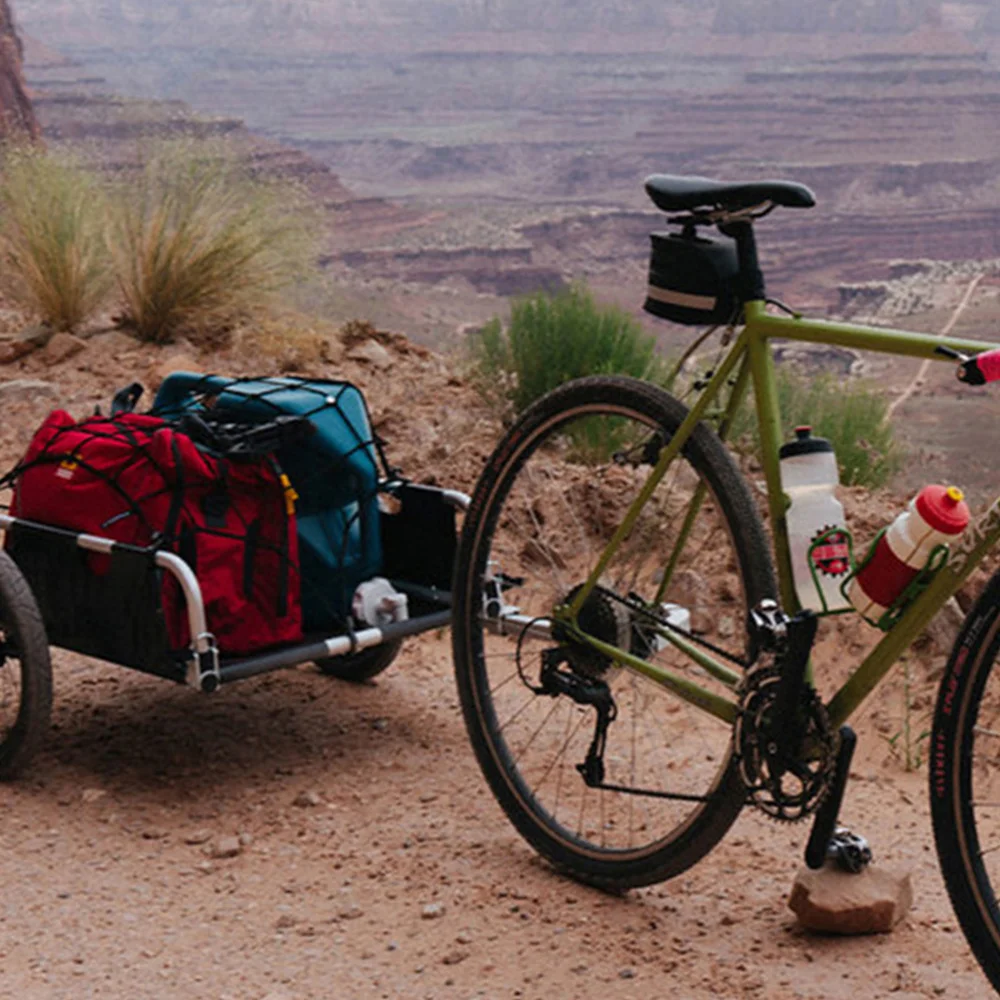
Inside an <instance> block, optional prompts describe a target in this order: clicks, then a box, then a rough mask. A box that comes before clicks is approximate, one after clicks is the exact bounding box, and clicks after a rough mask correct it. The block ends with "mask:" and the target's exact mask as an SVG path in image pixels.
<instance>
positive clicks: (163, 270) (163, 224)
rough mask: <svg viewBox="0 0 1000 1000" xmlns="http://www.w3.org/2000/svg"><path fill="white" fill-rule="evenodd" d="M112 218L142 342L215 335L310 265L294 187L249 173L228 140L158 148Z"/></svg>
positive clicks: (130, 317) (120, 271) (121, 273)
mask: <svg viewBox="0 0 1000 1000" xmlns="http://www.w3.org/2000/svg"><path fill="white" fill-rule="evenodd" d="M116 216H117V218H116V226H115V230H114V235H115V239H114V242H113V249H114V255H115V261H116V272H117V278H118V284H119V288H120V290H121V294H122V297H123V298H124V301H125V322H126V323H127V324H128V325H130V326H131V327H133V328H134V330H135V332H136V334H137V336H138V337H139V338H140V339H142V340H148V341H153V342H157V343H161V342H164V341H168V340H170V339H172V338H173V337H174V336H175V335H176V334H177V333H179V332H181V331H183V332H184V333H185V334H187V335H188V336H191V337H193V338H195V339H211V338H213V337H217V336H219V334H220V333H224V332H225V330H226V329H227V327H228V326H229V325H230V324H231V323H232V321H233V320H234V319H235V318H237V317H238V316H240V315H241V314H244V313H246V312H247V311H248V310H249V309H251V308H253V307H255V306H259V305H260V304H261V303H262V302H263V301H264V300H266V299H267V298H268V297H270V296H271V295H272V294H273V293H274V292H275V291H277V290H278V289H280V288H282V287H283V286H285V285H288V284H290V283H291V282H293V281H295V280H296V279H298V278H300V277H302V276H303V275H304V274H305V273H306V272H308V271H309V270H310V268H311V263H310V256H311V255H310V242H311V241H310V239H309V236H308V226H307V223H306V219H305V214H304V212H302V211H301V210H300V209H299V206H298V203H297V199H296V197H295V193H294V192H293V191H292V190H290V189H289V188H288V187H287V186H276V185H273V184H268V183H265V182H263V181H261V180H258V179H255V178H253V177H252V176H251V175H250V174H249V172H248V171H247V169H246V167H245V166H244V165H243V164H241V162H240V161H239V159H238V158H237V157H236V156H235V155H233V154H232V152H231V151H230V150H229V149H228V148H226V147H224V146H217V145H214V144H211V145H209V146H207V147H206V145H205V143H204V142H199V143H187V142H181V143H171V144H165V145H163V146H161V147H159V148H157V149H155V150H154V151H153V152H152V154H151V155H150V156H149V157H148V158H147V161H146V163H145V165H144V167H143V168H142V170H141V171H140V174H139V176H138V178H137V179H135V180H134V181H132V182H129V183H127V184H125V185H123V189H122V191H121V192H120V198H119V204H118V206H117V212H116Z"/></svg>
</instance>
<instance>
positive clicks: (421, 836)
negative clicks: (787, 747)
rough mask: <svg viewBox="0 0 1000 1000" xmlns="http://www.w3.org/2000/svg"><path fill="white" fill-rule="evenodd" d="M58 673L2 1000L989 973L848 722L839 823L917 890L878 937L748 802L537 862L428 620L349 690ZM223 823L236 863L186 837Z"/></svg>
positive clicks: (402, 992)
mask: <svg viewBox="0 0 1000 1000" xmlns="http://www.w3.org/2000/svg"><path fill="white" fill-rule="evenodd" d="M56 667H57V695H58V702H57V709H56V713H55V726H54V731H53V734H52V739H51V741H50V744H49V748H48V750H47V751H46V752H45V753H43V754H42V755H41V756H40V758H39V759H38V760H37V763H36V765H35V767H34V768H33V769H32V771H31V774H30V776H29V777H28V778H27V779H25V780H24V781H22V782H19V783H17V784H14V785H9V786H5V787H0V808H2V809H3V812H4V815H5V817H6V821H5V823H4V827H3V832H2V834H0V847H2V852H0V877H2V878H3V883H4V885H5V886H6V889H7V891H6V892H5V893H4V898H3V902H2V903H0V959H2V972H0V996H2V997H24V996H32V997H36V996H37V997H65V998H74V1000H75V998H80V997H126V996H127V997H136V998H138V997H190V996H204V997H213V998H219V1000H223V998H233V1000H243V998H262V997H270V998H271V1000H277V998H279V997H285V998H306V997H309V998H329V997H428V998H430V997H463V998H464V997H475V996H484V997H501V996H505V997H525V998H528V997H538V998H548V997H553V996H555V997H567V998H568V997H580V998H584V997H604V996H606V995H607V994H608V993H609V992H613V994H614V995H615V996H620V997H623V998H624V997H648V996H650V995H654V994H666V995H669V996H677V997H692V998H694V997H718V996H724V997H744V996H752V997H803V998H805V997H809V998H821V997H822V998H833V997H857V996H864V997H883V996H890V995H892V996H895V997H938V996H957V997H974V996H985V995H987V993H988V991H987V988H986V985H985V981H984V979H983V978H982V976H981V975H980V973H979V972H978V970H977V968H976V967H975V965H974V963H973V961H972V959H971V957H970V956H969V953H968V950H967V948H966V946H965V941H964V938H963V937H962V935H961V934H960V932H959V931H958V929H957V926H956V924H955V921H954V919H953V917H952V914H951V911H950V908H949V905H948V902H947V899H946V897H945V894H944V890H943V887H942V883H941V879H940V876H939V874H938V870H937V862H936V857H935V855H934V852H933V848H932V845H931V838H930V829H929V818H928V815H927V805H926V801H925V800H926V793H925V787H924V785H925V778H924V774H923V772H919V773H911V774H907V773H905V772H903V771H902V770H901V768H900V767H899V765H898V764H897V763H895V762H893V761H890V760H879V759H878V758H879V756H880V753H881V749H880V747H879V746H873V743H878V742H879V741H877V740H876V739H875V736H874V734H873V733H872V732H871V730H870V729H868V727H866V729H868V731H866V732H864V736H863V749H862V763H860V764H859V765H858V767H857V769H856V770H857V774H856V779H855V780H854V782H853V783H852V785H851V787H850V789H849V793H848V794H849V798H848V806H847V809H846V813H847V817H848V818H849V819H851V820H852V821H857V822H856V828H858V829H860V830H863V831H864V832H865V833H866V834H868V835H869V836H870V837H871V839H872V841H873V844H874V847H875V851H876V853H877V862H878V863H881V864H886V865H889V866H893V867H897V868H905V869H908V870H910V871H911V872H912V875H913V880H914V887H915V895H916V902H915V906H914V909H913V912H912V914H911V916H910V917H909V918H908V919H907V920H906V921H905V922H904V923H903V924H902V925H901V926H900V927H899V928H898V929H897V930H896V931H895V932H894V933H893V934H891V935H887V936H884V937H878V938H867V939H854V940H841V939H834V938H822V937H815V936H811V935H807V934H804V933H802V932H800V931H799V930H797V929H796V927H795V924H794V918H793V917H792V915H791V913H790V912H789V911H788V910H787V909H786V905H785V901H786V897H787V893H788V890H789V888H790V885H791V880H792V878H793V876H794V873H795V871H796V869H797V868H798V866H799V864H800V858H801V850H802V847H803V844H804V840H805V837H806V836H807V833H808V830H807V829H806V827H795V828H782V827H775V826H774V825H772V824H771V823H769V822H768V821H766V820H764V819H762V818H759V817H758V816H756V815H753V814H745V815H744V816H743V817H741V819H740V820H739V821H738V823H737V825H736V826H735V827H734V829H733V830H732V831H731V833H730V834H729V836H728V837H727V838H726V840H725V841H724V842H723V844H722V846H721V847H720V848H719V849H717V850H716V851H715V852H714V853H713V854H712V855H710V856H709V858H708V859H707V860H705V861H704V862H702V863H701V864H700V865H699V866H697V867H696V868H695V869H693V870H692V871H690V872H689V873H687V874H686V875H684V876H682V877H680V878H678V879H676V880H674V881H672V882H669V883H666V884H664V885H662V886H659V887H654V888H651V889H646V890H642V891H638V892H632V893H629V894H628V895H626V896H623V897H612V896H606V895H603V894H601V893H598V892H596V891H593V890H590V889H586V888H583V887H580V886H578V885H575V884H574V883H572V882H569V881H567V880H566V879H564V878H562V877H560V876H558V875H556V874H554V873H553V872H552V871H550V870H549V869H548V868H547V867H546V866H545V865H544V864H542V863H541V862H539V861H538V860H537V859H536V858H535V856H534V855H533V853H532V852H531V851H530V849H529V848H528V847H527V846H526V845H525V844H524V843H522V842H521V841H520V839H519V838H518V837H517V835H516V834H515V833H514V831H513V829H512V827H511V826H510V825H509V824H508V823H507V821H506V819H505V817H504V816H503V815H502V814H501V813H500V810H499V808H498V807H497V806H496V805H495V804H494V802H493V800H492V798H491V796H490V795H489V793H488V792H487V790H486V788H485V785H484V783H483V781H482V779H481V777H480V775H479V772H478V770H477V768H476V765H475V762H474V760H473V759H472V754H471V752H470V750H469V747H468V744H467V742H466V739H465V734H464V729H463V726H462V722H461V719H460V716H459V712H458V707H457V702H456V697H455V693H454V689H453V683H452V679H451V675H450V650H449V647H448V643H447V638H446V637H445V636H432V637H425V638H422V639H419V640H416V641H414V642H412V643H411V644H410V645H409V646H408V647H407V648H406V649H405V651H404V653H403V654H402V655H401V657H400V659H399V660H398V661H397V665H396V666H394V667H393V668H392V669H391V670H390V672H388V673H387V674H385V675H383V677H382V678H381V679H380V680H379V682H378V683H377V684H375V685H370V686H365V687H353V686H350V685H347V684H343V683H341V682H337V681H333V680H330V679H328V678H326V677H323V676H321V675H320V674H318V673H317V672H316V671H315V670H314V669H311V668H308V667H306V668H300V669H298V670H294V671H290V672H286V673H283V674H280V675H274V676H271V677H268V678H264V679H261V680H257V681H250V682H245V683H243V684H241V685H238V686H233V687H232V688H229V689H227V690H225V691H223V692H221V693H220V694H218V695H216V696H214V697H206V696H202V695H198V694H196V693H194V692H191V691H188V690H185V689H179V688H174V687H172V686H168V685H165V684H163V683H162V682H158V681H155V680H153V679H146V678H143V677H140V676H138V675H133V674H130V673H128V672H126V671H123V670H120V669H117V668H114V667H109V666H104V665H100V664H96V663H93V662H90V661H84V660H81V659H80V658H77V657H74V656H70V655H68V654H57V656H56ZM303 793H306V794H303ZM310 793H315V794H310ZM297 803H298V804H297ZM308 803H315V804H314V805H310V804H308ZM222 837H240V838H241V839H242V841H244V843H245V846H243V847H242V849H241V852H240V854H239V855H238V856H236V857H233V858H230V859H213V858H211V857H208V856H206V854H207V853H208V852H211V850H212V848H213V845H216V844H218V840H219V838H222ZM190 841H194V843H191V842H190ZM202 841H205V842H204V843H201V842H202ZM431 904H440V915H438V916H435V917H429V916H427V915H426V914H427V913H429V912H436V908H433V909H431V910H430V911H429V910H428V909H427V908H428V906H429V905H431Z"/></svg>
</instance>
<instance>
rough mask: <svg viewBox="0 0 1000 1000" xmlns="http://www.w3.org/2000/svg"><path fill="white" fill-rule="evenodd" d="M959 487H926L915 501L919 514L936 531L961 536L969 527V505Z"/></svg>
mask: <svg viewBox="0 0 1000 1000" xmlns="http://www.w3.org/2000/svg"><path fill="white" fill-rule="evenodd" d="M964 497H965V494H964V493H963V492H962V491H961V490H960V489H959V488H958V487H957V486H925V487H924V488H923V489H922V490H921V491H920V492H919V493H918V494H917V499H916V501H915V506H916V509H917V513H918V514H919V515H920V516H921V517H922V518H923V519H924V521H926V522H927V524H928V526H929V527H930V528H932V529H933V530H934V531H940V532H941V533H942V534H944V535H960V534H961V533H962V532H963V531H965V529H966V528H967V527H968V526H969V505H968V504H967V503H966V502H965V499H964Z"/></svg>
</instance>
